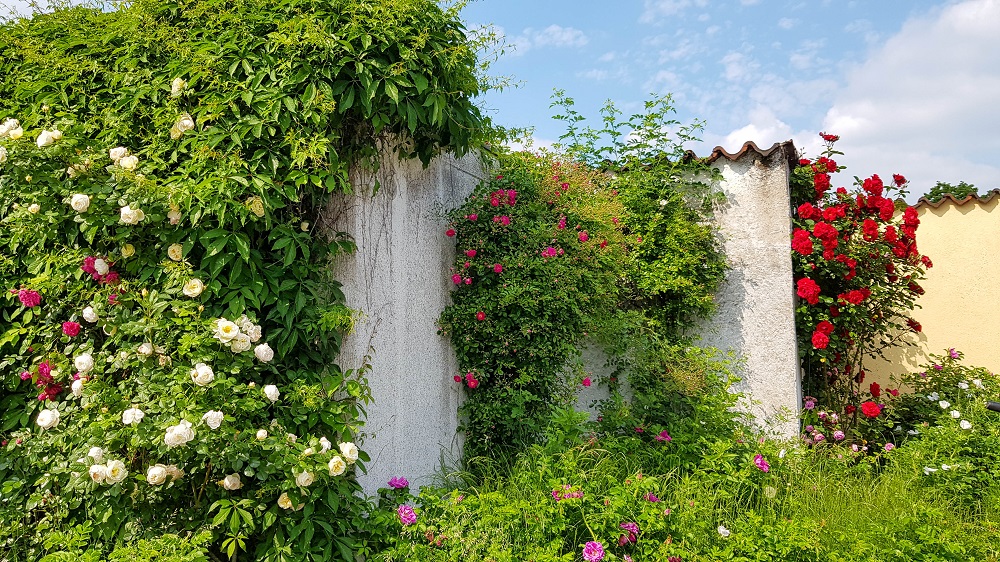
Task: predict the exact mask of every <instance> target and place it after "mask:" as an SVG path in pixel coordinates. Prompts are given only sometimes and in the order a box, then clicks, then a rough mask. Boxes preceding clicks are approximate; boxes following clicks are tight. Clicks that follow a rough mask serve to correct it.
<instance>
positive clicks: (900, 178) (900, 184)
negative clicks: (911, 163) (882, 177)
mask: <svg viewBox="0 0 1000 562" xmlns="http://www.w3.org/2000/svg"><path fill="white" fill-rule="evenodd" d="M892 183H894V184H896V187H903V184H905V183H906V178H904V177H903V176H901V175H899V174H893V175H892Z"/></svg>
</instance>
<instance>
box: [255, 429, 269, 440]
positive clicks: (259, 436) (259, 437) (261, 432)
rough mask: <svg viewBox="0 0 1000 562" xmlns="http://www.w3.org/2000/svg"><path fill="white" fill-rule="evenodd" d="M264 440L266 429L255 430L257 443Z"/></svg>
mask: <svg viewBox="0 0 1000 562" xmlns="http://www.w3.org/2000/svg"><path fill="white" fill-rule="evenodd" d="M265 439H267V430H266V429H258V430H257V441H263V440H265Z"/></svg>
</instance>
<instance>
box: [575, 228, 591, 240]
mask: <svg viewBox="0 0 1000 562" xmlns="http://www.w3.org/2000/svg"><path fill="white" fill-rule="evenodd" d="M577 238H579V239H580V242H586V241H587V240H590V235H588V234H587V231H586V230H584V231H582V232H580V235H579V236H577Z"/></svg>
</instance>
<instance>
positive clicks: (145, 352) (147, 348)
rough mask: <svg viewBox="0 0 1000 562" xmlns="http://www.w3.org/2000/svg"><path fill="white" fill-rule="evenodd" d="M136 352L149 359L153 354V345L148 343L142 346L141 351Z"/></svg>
mask: <svg viewBox="0 0 1000 562" xmlns="http://www.w3.org/2000/svg"><path fill="white" fill-rule="evenodd" d="M136 352H137V353H138V354H139V355H142V356H143V357H149V356H150V355H152V354H153V344H151V343H149V342H146V343H144V344H142V345H140V346H139V349H137V350H136Z"/></svg>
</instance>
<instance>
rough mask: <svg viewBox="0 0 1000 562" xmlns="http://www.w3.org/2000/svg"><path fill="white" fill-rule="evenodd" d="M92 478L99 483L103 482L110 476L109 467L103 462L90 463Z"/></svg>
mask: <svg viewBox="0 0 1000 562" xmlns="http://www.w3.org/2000/svg"><path fill="white" fill-rule="evenodd" d="M88 472H90V479H91V480H93V481H94V482H97V483H98V484H103V483H104V481H105V480H107V478H108V467H106V466H104V465H103V464H93V465H90V470H89V471H88Z"/></svg>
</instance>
